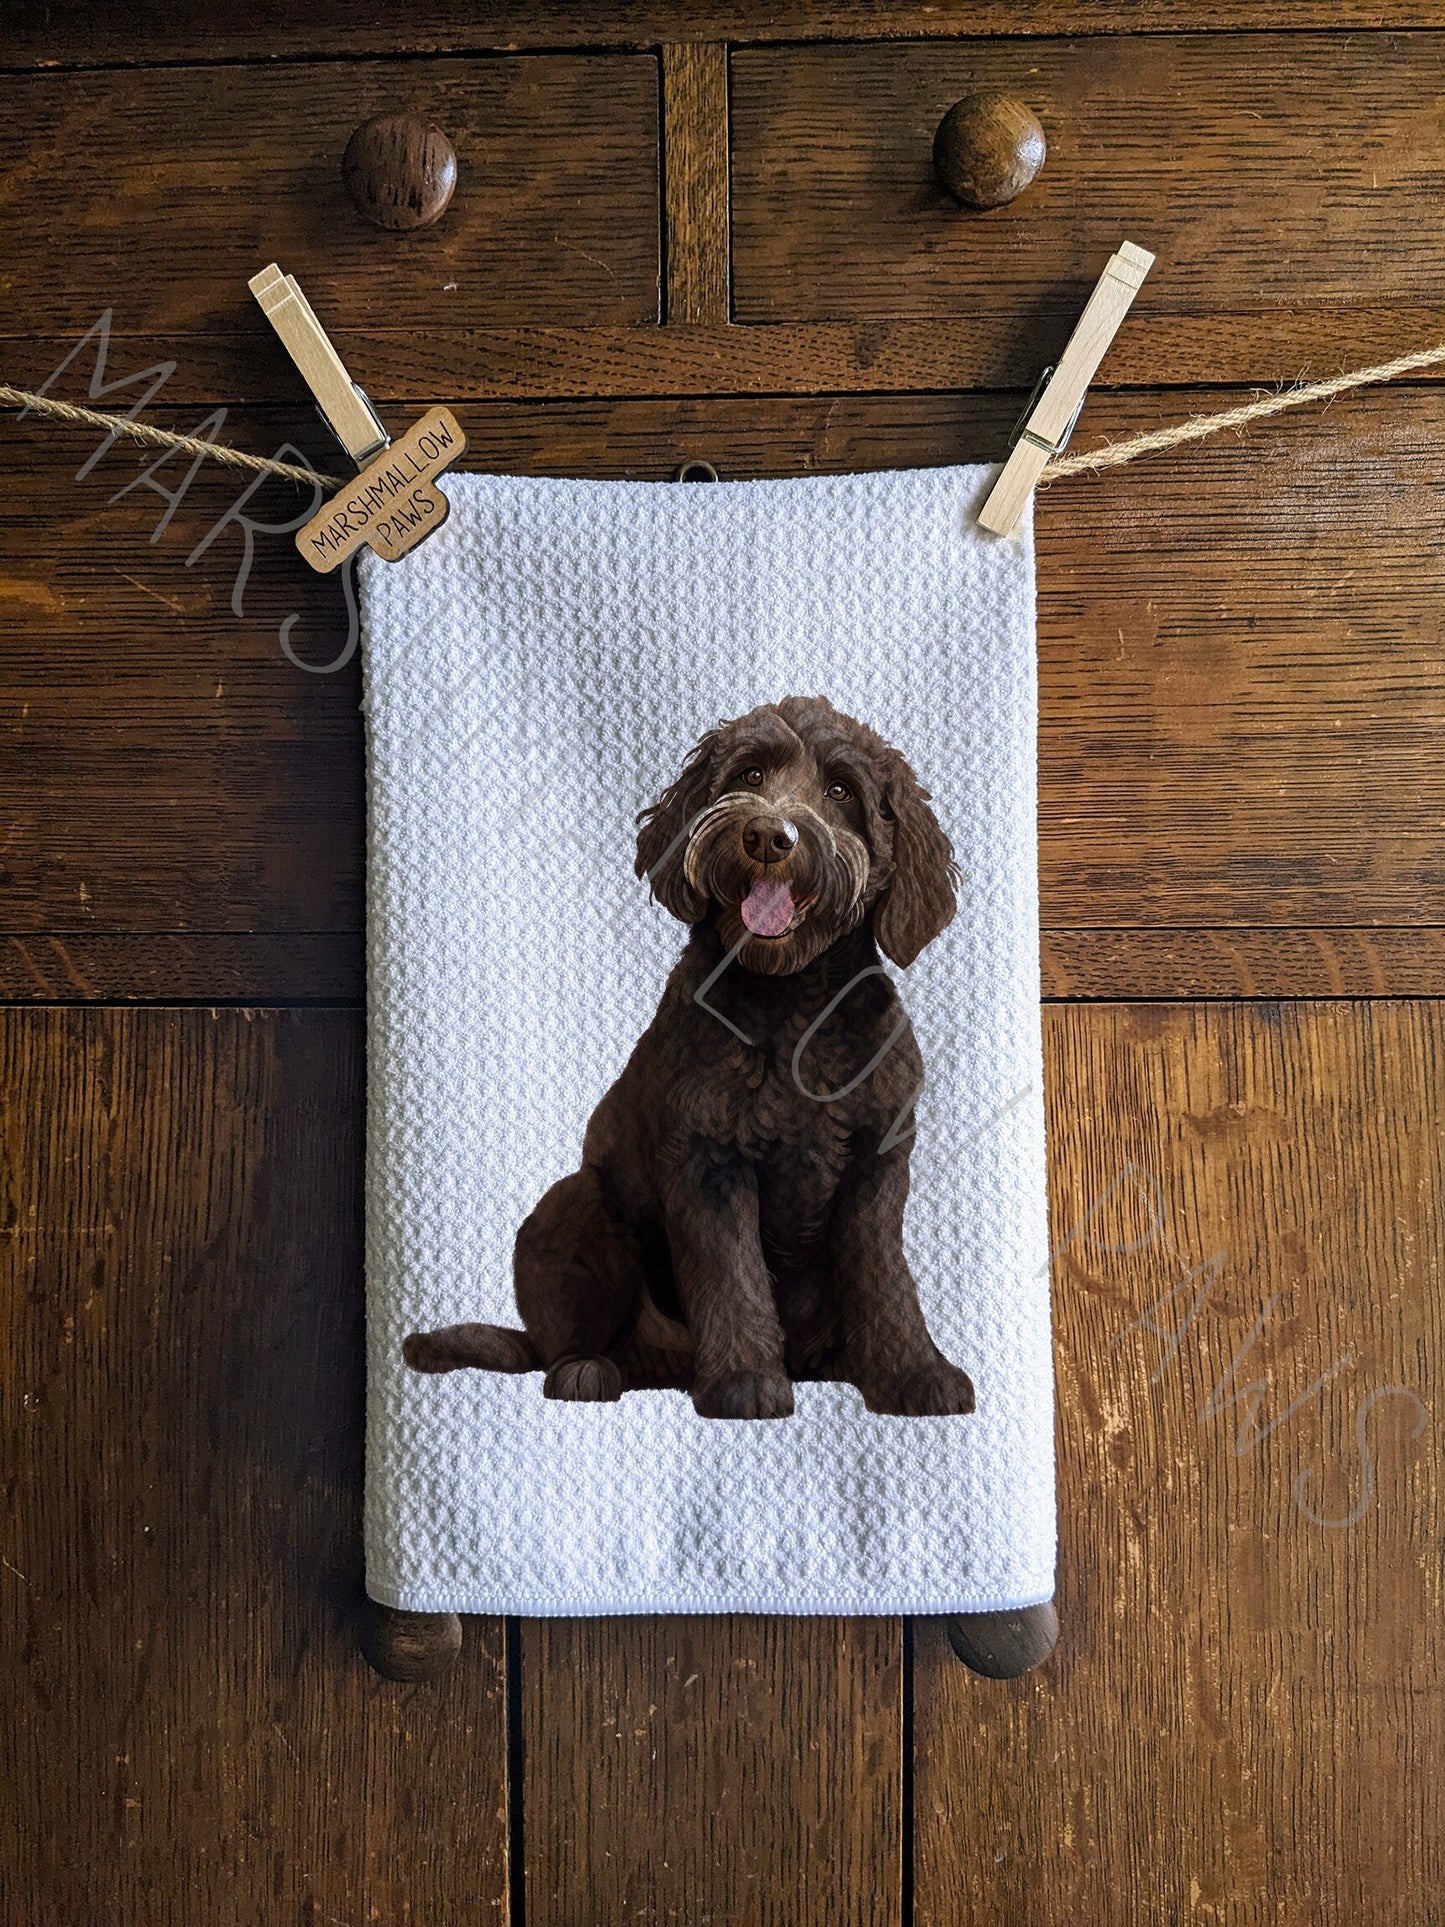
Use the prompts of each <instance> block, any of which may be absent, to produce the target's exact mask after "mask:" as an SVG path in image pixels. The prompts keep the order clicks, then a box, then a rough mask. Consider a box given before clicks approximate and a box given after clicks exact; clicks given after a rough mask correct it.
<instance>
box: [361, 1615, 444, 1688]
mask: <svg viewBox="0 0 1445 1927" xmlns="http://www.w3.org/2000/svg"><path fill="white" fill-rule="evenodd" d="M361 1650H362V1651H363V1652H364V1653H365V1655H366V1657H367V1659H368V1660H370V1662H371V1664H372V1665H373V1666H374V1667H375V1668H376V1670H377V1672H378V1673H384V1674H385V1675H386V1677H387V1678H388V1679H396V1680H402V1681H404V1682H405V1683H407V1684H408V1685H417V1684H419V1683H422V1684H424V1683H426V1682H428V1681H431V1680H436V1679H440V1678H441V1677H442V1675H443V1674H444V1673H446V1672H448V1671H449V1670H450V1668H451V1665H452V1662H453V1661H454V1660H455V1659H456V1656H457V1654H458V1653H459V1652H460V1651H461V1650H462V1622H461V1620H460V1619H458V1618H457V1616H456V1614H455V1613H404V1612H399V1611H397V1610H396V1609H395V1608H394V1607H392V1606H382V1605H378V1604H377V1602H376V1601H375V1600H372V1599H368V1600H367V1601H366V1621H365V1624H364V1626H363V1628H362V1635H361Z"/></svg>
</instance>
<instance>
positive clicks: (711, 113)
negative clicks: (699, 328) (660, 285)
mask: <svg viewBox="0 0 1445 1927" xmlns="http://www.w3.org/2000/svg"><path fill="white" fill-rule="evenodd" d="M662 121H663V146H664V153H665V165H664V187H665V206H666V214H667V247H666V255H665V264H666V275H665V298H664V303H663V308H664V312H665V314H666V316H667V319H668V321H669V323H676V322H686V323H690V324H698V325H705V326H712V327H717V326H719V325H724V324H726V322H727V319H728V271H729V267H730V263H731V243H730V239H729V233H728V54H727V48H726V47H723V46H717V45H695V44H687V43H684V44H683V45H681V46H667V47H664V48H663V50H662Z"/></svg>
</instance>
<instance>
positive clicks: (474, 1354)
mask: <svg viewBox="0 0 1445 1927" xmlns="http://www.w3.org/2000/svg"><path fill="white" fill-rule="evenodd" d="M401 1355H402V1357H403V1358H404V1359H405V1360H406V1362H407V1364H408V1365H410V1366H411V1368H412V1370H413V1371H414V1372H454V1371H456V1370H458V1369H459V1368H460V1367H461V1366H463V1365H472V1366H475V1367H476V1369H477V1370H478V1371H482V1372H537V1371H540V1370H541V1369H542V1360H541V1359H540V1357H539V1356H538V1355H537V1352H536V1350H535V1348H534V1347H533V1344H532V1341H531V1339H530V1338H528V1336H527V1334H526V1333H525V1332H522V1331H510V1330H508V1328H507V1327H506V1326H505V1325H448V1326H447V1327H446V1328H445V1330H443V1331H435V1332H413V1333H412V1334H411V1336H410V1337H409V1338H406V1339H403V1341H402V1347H401Z"/></svg>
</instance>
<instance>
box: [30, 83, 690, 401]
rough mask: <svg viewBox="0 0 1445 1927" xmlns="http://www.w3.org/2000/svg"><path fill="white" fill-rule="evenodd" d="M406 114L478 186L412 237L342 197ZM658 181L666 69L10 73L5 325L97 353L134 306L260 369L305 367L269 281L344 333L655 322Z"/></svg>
mask: <svg viewBox="0 0 1445 1927" xmlns="http://www.w3.org/2000/svg"><path fill="white" fill-rule="evenodd" d="M402 110H405V111H410V112H413V113H416V114H419V115H421V116H422V117H423V118H425V119H427V120H432V121H435V122H436V123H437V125H438V126H440V127H441V129H442V131H443V132H444V133H445V134H446V135H447V137H448V138H449V139H450V141H451V143H452V145H453V146H454V147H455V149H456V152H457V164H458V170H459V180H458V185H457V189H456V193H455V196H454V197H453V200H452V204H451V206H450V207H449V208H448V209H447V212H446V214H445V216H444V217H443V219H442V220H441V221H440V222H438V224H437V225H436V226H435V227H434V228H428V229H426V230H424V231H422V232H419V233H416V234H412V235H406V236H401V235H395V234H386V233H383V232H382V231H381V230H380V229H378V228H376V227H373V226H372V225H371V224H370V223H369V222H368V221H367V220H365V219H364V217H363V216H362V215H360V214H359V213H358V212H357V210H356V209H355V207H353V205H352V203H351V200H350V198H349V196H348V194H347V192H346V189H345V187H344V185H343V183H342V176H341V161H342V155H343V153H344V152H345V149H346V144H347V142H348V140H349V139H350V138H351V135H352V133H353V131H354V130H355V129H356V127H357V126H358V125H359V124H360V123H361V122H362V121H365V120H369V119H371V118H372V117H373V116H374V115H376V114H379V113H390V112H395V111H402ZM657 171H658V134H657V62H656V61H655V60H654V59H652V58H650V57H647V56H643V55H637V54H632V55H617V56H607V55H604V56H601V57H598V58H595V59H593V58H581V57H578V56H574V55H565V56H558V57H555V58H542V57H535V56H528V57H524V58H519V59H516V60H474V61H429V62H425V63H422V64H417V63H414V62H409V61H365V62H356V61H350V60H343V61H336V62H311V63H308V64H306V65H305V66H277V67H263V68H244V67H243V68H235V67H225V66H220V67H204V66H196V67H161V68H154V69H151V70H149V71H134V70H127V71H120V72H109V73H99V74H24V75H20V74H10V75H3V74H0V178H4V180H5V183H6V197H5V246H6V263H5V316H6V319H5V328H6V332H7V333H15V332H29V331H30V330H39V329H44V330H51V331H55V332H65V331H67V330H74V331H75V332H76V333H80V332H83V331H84V330H85V329H86V328H88V327H89V326H90V325H91V323H92V322H93V321H94V320H95V318H96V316H97V315H98V314H99V313H100V312H101V311H102V310H103V309H105V308H107V307H114V308H115V309H116V310H118V311H119V313H120V314H121V316H122V317H123V325H124V326H125V327H127V328H130V329H135V330H137V331H139V332H140V333H142V334H151V333H155V332H168V331H180V332H183V333H196V334H205V333H208V332H209V331H210V330H211V329H214V328H221V329H225V330H228V331H230V332H232V333H240V334H241V335H245V336H252V337H255V338H256V339H255V340H254V341H253V344H252V348H251V359H252V360H253V361H254V362H256V363H259V364H261V365H262V366H264V365H265V364H266V363H267V362H268V361H271V362H273V363H274V364H276V365H279V366H282V367H286V368H288V369H289V366H290V364H289V363H288V362H287V361H286V358H285V355H284V351H283V350H282V349H281V347H280V344H279V343H278V342H276V341H275V339H274V337H272V336H271V331H270V327H269V324H268V323H267V321H266V318H265V316H264V315H263V314H262V313H261V310H260V308H259V307H258V306H257V305H256V303H255V302H254V301H253V300H252V298H251V296H250V294H249V292H248V291H247V286H246V284H247V282H248V281H249V279H250V277H251V276H252V275H253V274H254V273H255V272H256V270H257V269H258V268H262V267H264V266H265V265H266V263H267V262H268V261H277V262H279V263H280V265H281V266H282V268H283V269H285V271H286V272H287V273H288V274H294V275H295V276H296V278H297V280H298V281H299V282H300V283H301V285H302V287H303V288H304V289H305V291H306V295H307V298H308V300H309V301H310V302H311V305H312V306H313V307H314V308H315V310H316V312H317V314H318V316H319V317H320V319H321V322H322V325H323V326H324V327H326V328H327V329H328V330H329V329H330V327H331V324H332V322H333V320H334V319H336V318H340V319H341V320H343V321H344V322H346V323H348V324H351V325H355V324H357V323H364V322H367V321H371V322H376V323H381V324H383V325H385V326H387V327H389V328H393V329H398V330H401V331H403V332H404V333H409V334H411V335H413V336H414V335H415V334H416V333H417V332H418V331H420V330H423V329H424V328H425V327H426V326H427V325H429V324H430V323H431V322H432V321H433V320H436V321H439V322H442V323H444V324H446V325H448V326H451V327H458V326H477V325H480V324H485V323H491V324H493V325H495V324H496V323H498V322H508V321H511V322H527V323H531V324H535V323H541V322H557V323H563V324H572V325H577V324H581V323H597V324H602V323H609V322H610V323H613V324H617V323H623V322H639V321H655V320H656V319H657V314H658V201H657ZM57 176H59V177H61V178H62V179H63V182H64V189H63V192H64V206H65V223H66V232H67V234H68V235H69V236H71V237H72V239H71V241H70V243H69V244H68V245H67V246H66V248H65V253H64V261H63V271H62V264H61V262H60V261H58V260H57V256H56V246H55V244H56V193H57ZM352 372H353V375H356V377H357V378H358V379H360V376H359V375H358V374H357V371H355V370H353V371H352ZM6 379H10V380H13V376H12V375H7V377H6ZM363 386H364V383H363ZM136 398H137V393H136V391H132V392H131V393H129V394H127V395H126V396H125V397H124V400H123V401H122V404H121V405H122V407H126V406H129V404H130V403H131V402H132V401H134V400H135V399H136Z"/></svg>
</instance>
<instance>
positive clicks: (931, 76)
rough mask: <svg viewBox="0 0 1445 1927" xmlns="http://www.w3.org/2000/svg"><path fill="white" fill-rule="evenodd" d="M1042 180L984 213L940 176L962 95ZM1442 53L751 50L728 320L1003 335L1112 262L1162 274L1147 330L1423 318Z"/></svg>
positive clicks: (1408, 39) (1042, 43) (1415, 45)
mask: <svg viewBox="0 0 1445 1927" xmlns="http://www.w3.org/2000/svg"><path fill="white" fill-rule="evenodd" d="M981 86H982V87H990V88H997V89H999V90H1001V91H1002V92H1004V93H1008V94H1013V95H1016V96H1017V97H1018V98H1019V99H1020V100H1022V101H1023V102H1024V103H1025V105H1026V106H1028V107H1030V108H1031V109H1032V110H1033V111H1034V113H1035V114H1037V115H1038V117H1039V119H1040V121H1041V122H1042V123H1043V127H1044V133H1045V135H1046V137H1047V140H1048V150H1049V151H1048V159H1047V161H1046V162H1045V164H1044V168H1043V171H1042V173H1041V174H1040V175H1039V177H1038V179H1037V180H1036V181H1035V182H1034V184H1033V185H1032V187H1030V188H1028V189H1027V190H1026V191H1025V192H1024V193H1022V194H1021V195H1020V196H1019V198H1018V199H1017V200H1016V201H1014V202H1011V203H1010V204H1009V205H1008V206H1007V207H1004V208H999V209H996V210H994V211H993V212H991V213H988V214H977V213H971V212H968V211H967V210H963V209H960V208H959V207H958V206H957V205H956V204H955V203H954V202H953V201H952V199H951V197H950V196H949V195H948V194H947V193H946V191H945V190H944V189H943V188H942V187H941V186H940V185H939V183H938V181H937V180H936V179H935V178H934V173H933V164H932V157H931V144H932V141H933V135H934V130H935V129H936V127H937V125H938V122H939V120H940V119H941V118H942V116H943V114H944V112H945V110H946V109H947V108H949V107H950V106H952V104H953V103H954V102H955V101H956V100H957V99H958V98H959V96H960V95H961V94H963V93H965V92H967V91H969V90H970V89H973V88H976V87H981ZM1442 87H1445V37H1442V36H1440V35H1438V34H1418V35H1403V34H1400V35H1396V34H1391V35H1368V36H1363V35H1362V36H1350V35H1341V34H1320V35H1314V36H1311V35H1306V34H1302V33H1291V34H1289V35H1269V34H1258V33H1250V34H1243V35H1239V36H1237V37H1233V38H1232V37H1229V36H1211V37H1209V38H1207V39H1201V38H1198V37H1196V36H1190V35H1180V36H1173V37H1171V36H1167V35H1164V36H1161V35H1147V36H1139V37H1137V38H1122V39H1121V38H1117V37H1114V36H1107V37H1096V38H1093V39H1082V40H1056V41H1050V40H1030V41H1026V42H1014V43H1009V42H998V41H989V40H974V41H955V42H946V41H945V42H933V43H928V44H917V45H911V46H899V45H896V44H895V45H891V46H890V45H873V46H856V47H826V48H824V47H802V48H787V49H765V50H742V51H739V52H737V53H736V54H735V55H734V56H733V62H732V125H733V142H732V155H733V247H734V261H733V301H734V307H735V311H736V313H737V314H738V316H739V317H740V318H741V319H742V320H745V321H781V320H807V321H822V320H829V319H848V320H864V319H867V320H885V319H891V318H892V317H895V316H899V315H937V316H946V315H952V314H954V313H966V314H971V315H974V316H978V315H980V314H985V315H996V316H998V317H999V318H1000V319H1001V320H1003V319H1008V320H1011V321H1017V319H1018V318H1019V317H1023V316H1026V317H1028V318H1029V320H1030V321H1031V322H1032V323H1034V324H1035V325H1036V324H1037V321H1038V318H1039V317H1040V316H1042V315H1046V314H1047V315H1050V316H1053V315H1056V314H1058V312H1059V309H1060V305H1061V302H1062V303H1063V304H1064V305H1065V307H1066V308H1067V309H1068V310H1071V311H1072V313H1073V314H1075V315H1076V314H1077V308H1078V303H1077V300H1076V299H1075V297H1074V295H1073V293H1072V290H1071V289H1069V287H1068V285H1067V278H1068V277H1075V276H1077V277H1080V278H1085V277H1087V278H1088V279H1089V280H1092V278H1093V277H1094V276H1096V275H1097V274H1098V272H1099V267H1100V264H1102V262H1103V261H1104V260H1106V259H1107V258H1108V256H1109V254H1110V253H1111V252H1112V250H1113V249H1114V248H1115V247H1117V245H1118V243H1119V242H1120V240H1131V241H1135V242H1138V243H1139V244H1140V245H1141V246H1143V247H1147V248H1148V249H1150V250H1151V251H1152V252H1153V253H1155V254H1157V256H1158V257H1159V260H1158V266H1157V267H1156V268H1155V269H1154V272H1153V273H1152V274H1151V275H1150V277H1149V279H1148V280H1147V281H1146V282H1145V283H1144V285H1143V287H1142V288H1141V289H1140V290H1139V295H1138V299H1137V303H1136V305H1137V307H1138V310H1139V312H1140V314H1141V315H1163V314H1174V313H1184V314H1191V313H1195V314H1197V313H1200V312H1206V313H1207V312H1212V311H1217V310H1221V309H1222V310H1225V311H1237V310H1243V309H1252V308H1253V309H1259V308H1263V309H1270V308H1277V307H1289V308H1310V307H1337V306H1341V305H1349V304H1350V303H1351V302H1353V301H1356V300H1359V299H1361V298H1363V296H1364V294H1365V292H1366V291H1367V292H1368V298H1369V300H1370V301H1371V302H1373V303H1391V302H1401V303H1405V304H1411V303H1419V302H1426V301H1433V300H1434V299H1435V298H1436V295H1437V293H1438V289H1439V285H1440V275H1441V268H1442V264H1445V256H1442V242H1441V240H1440V238H1439V235H1440V219H1439V217H1440V211H1441V206H1442V201H1445V158H1442V155H1441V150H1440V143H1439V140H1438V134H1437V127H1436V116H1435V114H1434V113H1433V112H1432V111H1422V100H1426V99H1433V98H1434V96H1435V95H1436V94H1438V93H1439V92H1440V91H1441V90H1442Z"/></svg>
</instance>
